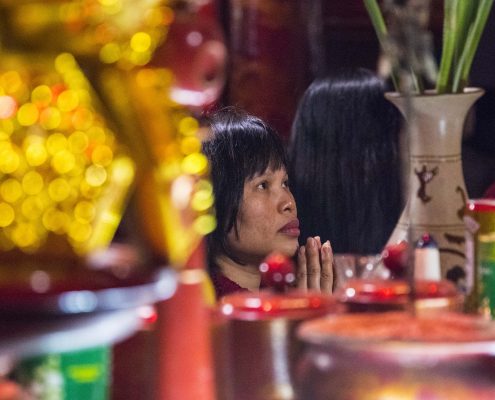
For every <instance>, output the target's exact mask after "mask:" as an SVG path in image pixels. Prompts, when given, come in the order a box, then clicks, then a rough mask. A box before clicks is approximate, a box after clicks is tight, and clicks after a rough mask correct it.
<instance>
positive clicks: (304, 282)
mask: <svg viewBox="0 0 495 400" xmlns="http://www.w3.org/2000/svg"><path fill="white" fill-rule="evenodd" d="M296 279H297V288H298V289H301V290H304V291H306V290H307V289H308V273H307V269H306V248H305V247H304V246H301V247H299V250H298V252H297V273H296Z"/></svg>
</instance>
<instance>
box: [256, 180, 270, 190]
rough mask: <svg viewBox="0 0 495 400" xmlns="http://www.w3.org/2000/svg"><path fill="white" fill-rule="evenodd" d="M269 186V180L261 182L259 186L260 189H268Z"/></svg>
mask: <svg viewBox="0 0 495 400" xmlns="http://www.w3.org/2000/svg"><path fill="white" fill-rule="evenodd" d="M267 187H268V182H266V181H265V182H261V183H258V186H257V188H258V189H266V188H267Z"/></svg>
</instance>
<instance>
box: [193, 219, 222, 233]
mask: <svg viewBox="0 0 495 400" xmlns="http://www.w3.org/2000/svg"><path fill="white" fill-rule="evenodd" d="M216 226H217V221H216V219H215V217H214V216H213V215H200V216H199V217H198V218H196V220H195V221H194V223H193V227H194V230H195V231H196V232H197V233H199V234H200V235H207V234H208V233H211V232H213V231H214V230H215V228H216Z"/></svg>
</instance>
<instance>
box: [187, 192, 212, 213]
mask: <svg viewBox="0 0 495 400" xmlns="http://www.w3.org/2000/svg"><path fill="white" fill-rule="evenodd" d="M214 200H215V199H214V197H213V195H212V193H211V192H209V191H205V190H200V191H198V192H196V193H194V195H193V198H192V200H191V207H192V208H193V210H196V211H206V210H208V209H209V208H210V207H211V206H213V202H214Z"/></svg>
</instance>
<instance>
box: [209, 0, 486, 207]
mask: <svg viewBox="0 0 495 400" xmlns="http://www.w3.org/2000/svg"><path fill="white" fill-rule="evenodd" d="M218 1H219V2H218V7H219V18H220V22H221V24H222V26H223V28H224V30H225V33H226V35H225V37H226V41H227V46H228V48H229V55H230V57H229V68H228V80H227V86H226V89H225V94H224V96H223V98H222V104H223V105H236V106H240V107H242V108H244V109H246V110H247V111H249V112H251V113H253V114H255V115H258V116H260V117H261V118H263V119H265V120H266V121H267V122H269V123H270V124H271V125H273V126H274V127H275V128H276V129H277V130H278V132H279V133H280V135H281V136H282V137H283V138H284V139H286V140H288V137H289V134H290V125H291V122H292V118H293V116H294V112H295V109H296V107H297V102H298V100H299V97H300V96H301V94H302V92H303V91H304V89H305V88H306V87H307V86H308V85H309V83H310V82H311V80H312V79H314V78H315V77H316V76H320V75H325V74H331V73H333V72H337V71H340V70H342V69H345V68H352V67H366V68H369V69H372V70H376V69H377V61H378V57H379V45H378V41H377V38H376V35H375V32H374V30H373V27H372V25H371V23H370V20H369V17H368V14H367V12H366V10H365V8H364V5H363V1H362V0H345V1H342V0H242V1H241V0H218ZM233 10H235V11H236V12H237V13H238V14H239V10H241V11H242V19H241V20H239V19H237V20H235V19H234V18H232V14H234V13H233ZM494 11H495V10H492V13H491V15H490V17H489V21H488V23H487V27H486V29H485V32H484V34H483V37H482V39H481V43H480V46H479V49H478V52H477V55H476V58H475V60H474V63H473V67H472V71H471V80H470V85H471V86H480V87H483V88H484V89H485V91H486V93H485V95H484V96H483V97H482V98H481V99H480V100H478V102H477V103H476V105H475V107H474V109H475V112H474V115H475V120H474V121H475V123H474V131H473V132H472V134H471V135H469V136H466V137H465V139H464V141H463V167H464V175H465V179H466V186H467V190H468V193H469V196H470V197H471V198H475V197H481V196H482V195H483V192H484V191H485V190H486V188H487V187H488V186H489V185H490V184H491V183H492V182H495V138H494V135H495V132H494V131H495V40H494V39H495V12H494ZM284 18H285V24H284V22H283V19H284ZM281 21H282V22H281ZM442 21H443V1H442V0H432V1H431V11H430V30H431V32H432V34H433V38H434V51H435V55H436V57H437V59H438V58H439V55H440V53H441V38H442ZM240 22H241V24H239V23H240ZM253 43H254V45H253Z"/></svg>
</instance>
